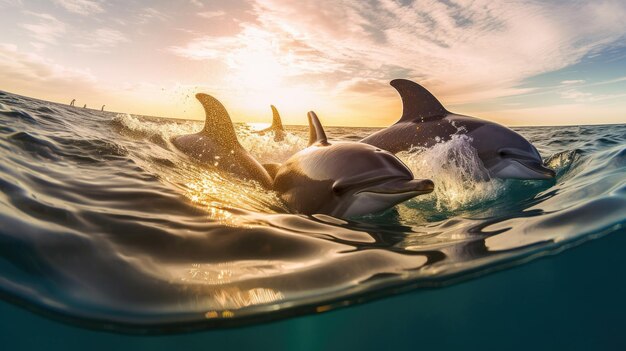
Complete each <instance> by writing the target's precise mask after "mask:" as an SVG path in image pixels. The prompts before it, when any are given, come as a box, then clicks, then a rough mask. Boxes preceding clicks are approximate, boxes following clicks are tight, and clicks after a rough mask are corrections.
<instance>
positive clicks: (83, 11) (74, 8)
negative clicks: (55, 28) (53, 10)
mask: <svg viewBox="0 0 626 351" xmlns="http://www.w3.org/2000/svg"><path fill="white" fill-rule="evenodd" d="M54 2H55V3H56V4H57V5H59V6H61V7H63V8H64V9H66V10H67V11H69V12H72V13H76V14H79V15H83V16H87V15H93V14H96V13H102V12H104V9H103V8H102V5H101V4H100V2H99V1H94V0H54Z"/></svg>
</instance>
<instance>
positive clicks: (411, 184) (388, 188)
mask: <svg viewBox="0 0 626 351" xmlns="http://www.w3.org/2000/svg"><path fill="white" fill-rule="evenodd" d="M434 189H435V184H434V183H433V181H432V180H430V179H410V180H409V179H393V180H391V181H387V182H382V183H378V184H374V185H372V186H369V187H367V188H365V189H363V190H361V191H359V193H365V192H367V193H376V194H405V193H415V195H413V196H417V195H422V194H428V193H431V192H432V191H433V190H434Z"/></svg>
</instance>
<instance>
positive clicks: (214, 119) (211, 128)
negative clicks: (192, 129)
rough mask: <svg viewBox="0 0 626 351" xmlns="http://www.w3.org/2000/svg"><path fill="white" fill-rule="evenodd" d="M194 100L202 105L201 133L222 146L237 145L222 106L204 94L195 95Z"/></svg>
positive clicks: (233, 130)
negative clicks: (202, 124)
mask: <svg viewBox="0 0 626 351" xmlns="http://www.w3.org/2000/svg"><path fill="white" fill-rule="evenodd" d="M196 99H198V101H200V103H201V104H202V107H203V108H204V114H205V116H206V117H205V121H204V129H203V130H202V133H203V134H205V135H208V136H210V137H211V139H212V140H216V141H219V143H221V144H222V145H234V144H239V141H237V135H236V134H235V128H234V127H233V122H232V121H231V119H230V116H229V115H228V111H226V108H224V105H222V103H221V102H219V101H218V100H217V99H216V98H214V97H213V96H211V95H208V94H204V93H199V94H196Z"/></svg>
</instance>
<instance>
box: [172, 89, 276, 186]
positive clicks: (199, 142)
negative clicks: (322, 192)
mask: <svg viewBox="0 0 626 351" xmlns="http://www.w3.org/2000/svg"><path fill="white" fill-rule="evenodd" d="M196 99H198V101H200V103H201V104H202V107H204V112H205V114H206V120H205V122H204V129H203V130H202V131H201V132H199V133H195V134H187V135H180V136H177V137H175V138H173V139H172V143H173V144H174V146H176V148H178V149H179V150H180V151H182V152H184V153H185V154H187V155H189V156H191V157H193V158H195V159H196V160H198V161H200V162H202V163H205V164H208V165H212V166H217V167H218V168H219V169H222V170H225V171H227V172H230V173H233V174H235V175H236V176H238V177H240V178H244V179H250V180H255V181H257V182H259V183H260V184H261V185H262V186H264V187H266V188H270V187H271V185H272V179H271V178H270V175H269V174H268V173H267V171H266V170H265V168H263V166H261V164H260V163H259V162H258V161H257V160H256V159H255V158H254V157H252V155H250V154H249V153H248V151H246V150H245V149H244V148H243V147H242V146H241V144H239V141H238V140H237V135H236V134H235V128H234V127H233V124H232V122H231V120H230V116H229V115H228V112H227V111H226V109H225V108H224V106H223V105H222V104H221V103H220V102H219V101H218V100H217V99H215V98H214V97H212V96H210V95H207V94H202V93H201V94H196Z"/></svg>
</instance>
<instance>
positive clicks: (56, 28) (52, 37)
mask: <svg viewBox="0 0 626 351" xmlns="http://www.w3.org/2000/svg"><path fill="white" fill-rule="evenodd" d="M26 14H28V15H30V16H32V17H35V18H36V19H38V21H37V23H25V24H21V25H20V26H21V27H22V28H24V29H26V30H27V31H28V32H29V34H30V35H31V37H33V39H34V40H35V42H38V43H39V45H42V43H45V44H56V43H57V39H58V38H59V37H61V36H62V35H63V34H64V33H65V32H66V30H67V25H66V24H65V23H64V22H61V21H59V20H58V19H56V17H54V16H52V15H50V14H47V13H35V12H26Z"/></svg>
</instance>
